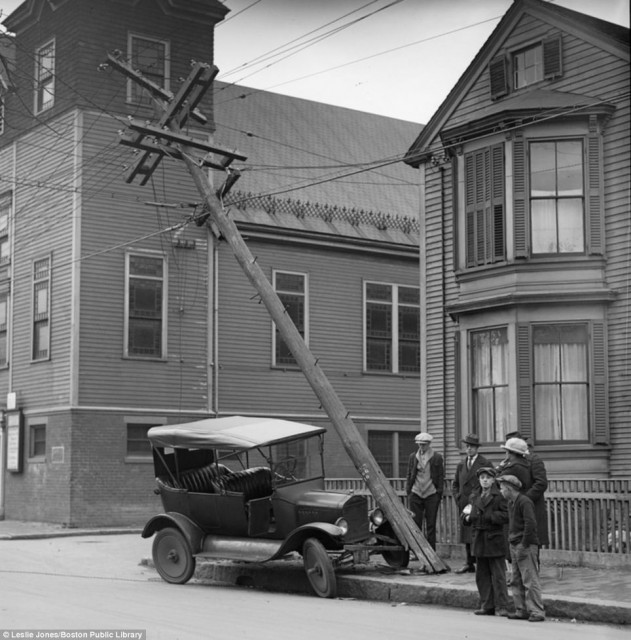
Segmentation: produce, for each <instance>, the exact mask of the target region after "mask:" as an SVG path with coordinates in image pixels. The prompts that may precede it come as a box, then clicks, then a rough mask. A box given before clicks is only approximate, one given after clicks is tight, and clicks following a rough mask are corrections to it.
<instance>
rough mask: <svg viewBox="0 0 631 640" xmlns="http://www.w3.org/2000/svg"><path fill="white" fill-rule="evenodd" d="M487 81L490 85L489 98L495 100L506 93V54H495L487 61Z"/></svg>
mask: <svg viewBox="0 0 631 640" xmlns="http://www.w3.org/2000/svg"><path fill="white" fill-rule="evenodd" d="M489 83H490V86H491V100H497V99H498V98H501V97H502V96H505V95H506V94H507V93H508V65H507V60H506V56H504V55H500V56H497V57H495V58H493V60H491V62H490V63H489Z"/></svg>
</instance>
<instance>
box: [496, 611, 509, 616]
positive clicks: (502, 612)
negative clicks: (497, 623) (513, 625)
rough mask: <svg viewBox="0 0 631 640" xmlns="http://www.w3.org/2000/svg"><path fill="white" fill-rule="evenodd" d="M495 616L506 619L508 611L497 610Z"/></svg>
mask: <svg viewBox="0 0 631 640" xmlns="http://www.w3.org/2000/svg"><path fill="white" fill-rule="evenodd" d="M497 615H498V616H502V618H508V615H509V614H508V611H507V610H506V609H498V610H497Z"/></svg>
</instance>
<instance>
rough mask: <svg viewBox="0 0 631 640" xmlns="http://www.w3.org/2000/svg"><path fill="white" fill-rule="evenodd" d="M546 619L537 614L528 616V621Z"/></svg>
mask: <svg viewBox="0 0 631 640" xmlns="http://www.w3.org/2000/svg"><path fill="white" fill-rule="evenodd" d="M544 620H545V618H544V616H538V615H536V614H534V615H531V616H530V618H528V622H543V621H544Z"/></svg>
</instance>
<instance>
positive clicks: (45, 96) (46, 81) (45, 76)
mask: <svg viewBox="0 0 631 640" xmlns="http://www.w3.org/2000/svg"><path fill="white" fill-rule="evenodd" d="M54 102H55V41H54V40H52V41H51V42H48V43H47V44H45V45H44V46H43V47H40V48H39V49H38V50H37V51H36V52H35V113H40V112H41V111H44V110H45V109H50V108H51V107H52V106H53V104H54Z"/></svg>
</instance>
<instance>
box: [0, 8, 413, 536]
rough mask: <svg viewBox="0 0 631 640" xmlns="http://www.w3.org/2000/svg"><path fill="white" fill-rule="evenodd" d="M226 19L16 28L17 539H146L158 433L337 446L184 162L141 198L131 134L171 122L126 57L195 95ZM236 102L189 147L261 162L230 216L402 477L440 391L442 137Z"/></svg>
mask: <svg viewBox="0 0 631 640" xmlns="http://www.w3.org/2000/svg"><path fill="white" fill-rule="evenodd" d="M226 12H227V10H226V8H225V6H224V5H223V4H222V3H220V2H218V1H216V0H203V1H202V0H196V1H191V0H46V1H45V0H28V1H27V2H24V3H23V4H22V5H20V7H19V8H18V9H17V10H16V11H15V12H14V13H13V14H11V15H10V16H9V17H8V18H6V20H5V21H4V25H5V26H6V27H7V29H8V31H9V32H10V33H11V34H12V35H11V36H5V37H4V38H3V47H2V48H1V49H0V55H1V60H0V62H2V65H0V67H1V69H0V79H1V80H2V82H0V93H1V98H2V105H3V108H4V111H3V116H4V117H3V120H2V122H3V125H4V126H3V129H2V132H1V133H0V399H1V400H0V406H2V409H3V411H2V415H3V418H4V426H3V428H2V430H0V434H1V436H2V441H1V442H0V444H1V447H0V451H1V452H2V455H0V517H1V516H4V517H7V518H12V519H21V520H46V521H51V522H61V523H66V524H68V525H69V526H77V525H86V524H91V525H97V524H101V525H107V524H109V525H112V524H138V523H141V522H143V520H144V519H145V518H146V517H147V516H148V515H150V514H152V513H154V512H155V511H156V509H158V502H157V499H156V497H155V496H154V495H153V492H152V489H153V468H152V465H151V456H150V450H149V448H148V441H147V439H146V432H147V429H148V428H150V427H151V426H154V425H158V424H166V423H177V422H185V421H189V420H191V419H196V418H205V417H212V416H222V415H234V414H246V415H273V416H276V417H281V418H282V417H287V418H291V419H294V420H302V421H307V422H312V423H317V424H324V425H326V424H327V417H326V415H325V413H324V411H323V410H322V409H321V407H320V406H319V404H318V403H317V401H316V400H315V396H314V394H313V392H312V391H311V390H310V388H309V387H308V386H307V384H306V382H305V380H304V378H303V376H302V374H301V372H300V371H299V370H298V369H297V368H296V366H295V362H294V361H293V358H292V355H291V353H290V352H289V351H288V350H287V348H286V346H285V345H284V344H283V342H282V340H281V339H280V338H279V336H278V335H277V334H276V331H275V328H274V326H273V324H272V322H271V321H270V319H269V318H268V316H267V313H266V311H265V310H264V307H263V306H262V305H260V304H259V303H258V300H257V298H256V295H255V293H256V292H255V291H254V290H253V289H252V287H251V286H250V285H249V284H248V282H247V280H246V278H245V276H244V275H243V274H242V272H241V270H240V267H239V266H238V265H237V262H236V261H235V259H234V257H233V256H232V253H231V252H230V249H229V248H228V246H227V245H226V243H225V242H223V241H222V240H221V239H220V238H219V239H218V238H217V237H215V235H214V234H213V233H212V232H211V231H210V229H209V227H208V226H206V225H201V226H198V225H197V224H196V221H197V220H198V219H199V218H200V217H202V216H203V213H204V210H203V207H202V206H201V202H200V201H201V197H200V195H199V193H198V192H197V190H196V188H195V186H194V183H193V181H192V180H191V178H190V177H189V175H188V174H187V172H186V170H185V168H184V166H183V165H182V163H181V162H179V161H178V160H177V159H174V158H171V157H170V156H169V155H167V156H165V157H164V158H163V159H162V160H161V162H160V164H159V166H157V167H156V169H155V171H154V172H153V173H152V174H151V175H147V176H142V177H143V178H144V177H146V184H144V185H143V184H141V183H140V182H139V181H138V180H133V181H131V182H127V178H129V176H130V173H129V172H130V167H133V166H134V162H135V156H134V154H133V151H132V150H131V149H129V148H128V147H125V146H122V145H121V144H120V136H119V131H121V130H122V131H124V130H126V128H127V125H128V123H129V121H128V116H132V117H134V118H137V119H141V120H150V121H153V120H155V119H156V116H155V110H154V107H153V105H152V103H151V101H150V100H149V98H148V95H147V94H146V92H144V91H143V90H140V89H139V88H138V86H137V85H136V84H135V83H134V82H132V80H130V79H128V78H126V77H124V76H123V75H121V74H120V73H118V72H117V71H116V70H115V69H113V68H112V67H111V66H107V65H104V62H106V55H107V53H108V52H112V51H114V50H118V51H120V52H122V55H123V57H125V58H126V59H128V60H129V61H130V62H131V64H132V66H133V68H134V69H138V70H140V71H141V72H142V74H143V76H144V77H145V78H147V79H149V80H151V81H152V82H154V83H155V84H157V85H158V86H162V87H164V88H165V89H167V90H170V91H172V92H175V91H176V90H177V88H178V86H179V83H180V80H179V79H180V78H185V77H186V76H187V74H188V72H189V68H190V67H189V61H190V60H191V59H195V60H198V61H206V62H208V63H212V62H213V60H212V57H213V29H214V26H215V24H217V23H218V22H219V21H220V20H222V19H223V17H224V16H225V14H226ZM7 38H8V42H7ZM5 45H7V51H9V53H5ZM213 93H214V97H213V95H212V94H211V93H210V92H209V94H208V96H207V97H206V99H204V100H203V101H202V103H201V104H200V111H201V112H203V113H205V114H207V115H208V121H209V122H208V126H206V127H202V125H201V124H198V123H196V122H193V121H191V127H190V128H189V129H187V132H186V133H187V134H188V135H191V136H195V137H198V138H200V139H203V140H214V141H215V144H220V145H223V147H225V148H232V147H234V146H237V147H238V148H239V150H240V151H241V152H242V153H243V154H244V155H245V156H246V157H247V160H246V161H245V162H243V163H235V166H236V165H237V164H238V165H239V168H240V169H241V171H242V176H241V178H240V179H239V181H238V183H237V185H236V186H235V187H234V188H233V190H232V191H230V192H229V193H228V194H227V197H226V198H223V201H224V205H225V207H226V209H229V215H232V216H234V217H235V219H236V220H237V223H238V225H239V227H240V228H241V230H242V233H243V234H244V236H245V237H246V239H247V242H248V244H249V246H250V248H251V250H252V252H253V254H254V255H255V256H256V257H257V260H258V261H259V264H260V265H261V266H262V267H263V269H264V270H265V272H266V274H267V275H268V277H269V278H270V281H271V282H273V284H274V286H275V288H276V290H277V291H278V293H279V295H280V296H281V299H283V301H284V302H285V303H286V305H287V308H288V311H289V313H291V314H292V317H293V318H294V320H295V322H296V324H297V326H298V327H299V329H300V330H301V331H302V332H303V335H304V337H305V340H306V341H307V343H308V344H309V346H310V348H311V350H312V351H313V353H314V356H315V357H317V358H320V360H321V363H322V365H323V369H324V371H325V372H326V373H327V375H329V376H330V378H331V381H332V382H333V385H334V386H335V387H336V388H337V390H338V393H339V395H340V396H341V398H342V399H343V401H344V402H345V404H346V405H347V407H348V409H349V411H350V412H351V414H352V415H353V417H354V418H355V419H356V421H357V424H358V425H359V427H360V429H361V431H362V433H363V434H364V435H365V437H366V438H367V440H368V442H369V444H370V446H371V447H372V448H373V451H375V454H376V455H377V457H378V458H379V460H380V462H381V463H382V464H383V465H384V469H388V471H389V472H391V473H392V474H393V475H398V474H399V473H400V471H399V467H400V464H401V461H402V457H403V455H404V453H407V450H408V448H409V447H410V446H411V443H412V440H413V435H414V433H415V432H417V431H418V416H419V406H418V402H419V394H418V388H419V387H418V385H419V377H420V359H419V354H420V346H419V344H420V338H419V335H420V332H419V315H420V300H419V288H418V222H417V214H418V184H417V183H415V179H416V177H417V174H416V173H415V172H413V171H411V170H410V169H409V167H406V166H404V165H403V164H401V163H400V162H399V160H400V155H401V150H402V149H404V148H405V146H406V144H407V141H409V140H410V139H411V138H412V137H413V136H414V135H416V133H417V132H418V128H419V125H418V124H412V123H408V122H401V121H397V120H393V119H390V118H383V117H380V116H373V115H370V114H364V113H361V112H358V111H352V110H348V109H340V108H336V107H331V106H328V105H320V104H317V103H313V102H309V101H304V100H298V99H293V98H287V97H284V96H279V95H275V94H271V93H267V92H260V91H254V90H251V89H248V88H246V87H235V86H228V85H218V86H217V87H215V91H214V92H213ZM213 100H214V103H215V106H216V110H215V112H214V114H213ZM210 177H211V179H212V180H213V181H214V184H215V185H216V186H217V187H219V186H220V185H221V184H222V182H223V177H222V175H217V174H216V173H213V174H212V175H211V176H210ZM5 399H6V403H5ZM403 452H404V453H403ZM326 455H327V463H328V464H327V467H328V472H329V474H330V475H344V476H346V475H349V474H351V473H354V469H353V468H352V465H350V464H349V460H348V458H347V456H346V455H345V452H344V451H343V448H342V447H341V446H340V444H339V442H338V440H337V436H336V434H335V432H334V430H333V429H330V430H329V433H328V434H327V441H326Z"/></svg>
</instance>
